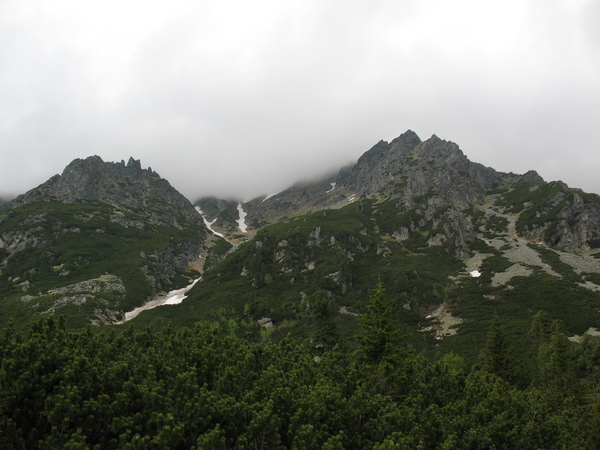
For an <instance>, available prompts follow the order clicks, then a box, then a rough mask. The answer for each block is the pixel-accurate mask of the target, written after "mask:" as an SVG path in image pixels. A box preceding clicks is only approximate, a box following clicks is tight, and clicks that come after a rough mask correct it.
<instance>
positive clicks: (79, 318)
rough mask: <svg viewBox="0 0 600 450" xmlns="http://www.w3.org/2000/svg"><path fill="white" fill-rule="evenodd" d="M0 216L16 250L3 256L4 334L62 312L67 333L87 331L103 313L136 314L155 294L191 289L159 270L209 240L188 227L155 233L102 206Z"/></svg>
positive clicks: (43, 205) (0, 308)
mask: <svg viewBox="0 0 600 450" xmlns="http://www.w3.org/2000/svg"><path fill="white" fill-rule="evenodd" d="M0 213H1V215H0V235H1V236H4V237H5V240H7V242H6V243H5V245H7V246H8V245H12V247H11V250H12V252H10V253H9V252H8V251H7V250H5V249H3V250H2V251H3V254H4V256H2V255H0V257H2V258H1V259H4V258H6V259H5V266H4V267H2V268H1V272H0V298H1V299H2V301H1V302H0V326H4V325H5V324H6V322H7V321H8V319H9V318H10V317H13V318H14V319H15V321H16V323H18V324H19V326H23V325H27V324H28V323H31V322H32V321H34V320H35V318H34V316H35V315H36V314H40V313H45V312H53V311H55V310H59V311H60V313H61V314H64V315H65V317H66V318H67V323H68V325H69V326H70V327H83V326H85V325H86V324H88V323H89V321H90V318H93V317H97V316H98V314H97V311H98V309H102V310H113V311H128V310H131V309H133V308H134V307H135V306H139V305H141V304H142V303H143V302H144V300H146V299H147V298H148V297H149V296H150V295H151V294H152V293H153V292H156V291H157V290H171V289H173V288H175V287H180V286H184V285H185V284H187V282H188V277H189V276H192V274H191V273H190V274H186V273H184V272H183V271H182V270H176V269H174V268H169V267H167V266H166V265H164V267H161V264H163V263H162V261H161V259H162V258H163V253H165V252H167V253H168V252H171V253H177V252H185V251H186V250H187V248H188V247H189V246H190V243H198V242H201V241H202V238H203V237H204V235H205V230H204V229H203V228H202V227H200V226H198V225H197V224H194V223H191V222H187V223H184V224H183V225H184V226H183V227H182V228H175V227H166V226H163V225H156V224H152V223H150V222H149V221H148V220H147V219H145V218H144V216H143V215H142V214H137V213H135V212H130V211H123V210H119V209H117V208H115V207H113V206H111V205H107V204H103V203H89V202H87V203H75V204H67V203H60V202H39V203H30V204H25V205H22V206H19V207H16V208H7V209H3V210H1V211H0ZM9 238H10V239H11V240H10V241H8V239H9ZM196 256H197V255H196V252H195V254H194V257H196ZM165 259H166V258H165ZM186 267H187V264H185V267H183V269H184V270H185V268H186ZM184 275H187V277H185V276H184ZM195 276H197V275H195ZM150 279H151V280H150ZM82 282H83V283H87V284H85V285H82V284H81V283H82ZM78 283H79V284H78ZM65 287H67V288H65ZM61 288H62V289H61Z"/></svg>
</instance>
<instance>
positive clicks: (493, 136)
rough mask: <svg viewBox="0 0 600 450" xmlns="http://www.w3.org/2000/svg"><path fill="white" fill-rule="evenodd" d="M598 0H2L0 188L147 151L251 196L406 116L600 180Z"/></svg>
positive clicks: (223, 189) (530, 164)
mask: <svg viewBox="0 0 600 450" xmlns="http://www.w3.org/2000/svg"><path fill="white" fill-rule="evenodd" d="M599 23H600V2H598V1H597V0H543V1H542V0H519V1H517V0H504V1H502V2H481V1H474V0H457V1H453V2H448V1H445V0H420V1H416V0H406V1H392V0H388V1H385V0H380V1H366V0H365V1H351V0H350V1H348V0H346V1H339V0H331V1H317V0H302V1H285V2H282V1H275V0H257V1H254V2H246V1H239V0H221V1H216V0H204V1H201V2H198V1H187V0H173V1H171V2H168V3H167V2H157V1H148V0H146V1H137V0H132V1H128V0H119V1H116V0H104V1H102V2H82V1H78V0H54V1H52V2H47V1H43V0H4V1H3V2H0V67H2V68H3V69H2V70H1V71H0V158H1V159H0V195H1V194H3V193H4V194H9V193H10V194H17V193H21V192H24V191H26V190H28V189H30V188H32V187H35V186H36V185H38V184H40V183H42V182H43V181H45V180H46V179H47V178H49V177H50V176H52V175H54V174H55V173H60V172H61V171H62V169H63V168H64V166H65V165H66V164H68V163H69V162H70V161H71V160H72V159H74V158H77V157H81V158H83V157H86V156H90V155H93V154H98V155H100V156H101V157H102V158H103V159H104V160H106V161H115V160H117V161H118V160H121V159H125V160H127V159H128V158H129V156H133V157H134V158H136V159H141V160H142V165H143V166H144V167H146V166H151V167H152V168H153V169H154V170H156V171H158V172H159V173H160V174H161V175H162V176H163V177H165V178H167V179H168V180H169V181H170V182H171V184H173V185H174V186H175V187H176V188H178V189H179V190H180V191H181V192H182V193H184V194H185V195H187V196H188V197H189V198H190V199H192V200H194V199H196V198H197V197H199V196H201V195H208V194H216V195H226V196H235V197H238V198H241V199H248V198H250V197H254V196H256V195H259V194H261V193H268V192H275V191H277V190H279V189H281V188H284V187H287V186H288V185H289V184H291V183H293V182H295V181H297V180H298V179H300V178H306V177H310V176H315V175H320V174H323V173H325V172H327V171H330V170H333V169H334V168H338V167H340V166H342V165H345V164H347V163H349V162H351V161H353V160H356V158H358V156H360V154H362V153H363V152H364V151H366V150H368V149H369V148H370V147H371V146H372V145H374V144H375V143H376V142H377V141H378V140H379V139H386V140H391V139H393V138H394V137H396V136H398V135H399V134H401V133H402V132H404V131H405V130H406V129H409V128H410V129H413V130H414V131H416V132H417V134H419V135H420V136H421V138H422V139H426V138H428V137H429V136H430V135H431V134H434V133H435V134H437V135H438V136H440V137H441V138H443V139H447V140H452V141H454V142H456V143H458V144H459V146H460V147H461V148H462V149H463V151H464V152H465V153H466V154H467V156H469V158H470V159H471V160H473V161H477V162H481V163H483V164H485V165H488V166H491V167H494V168H496V169H498V170H502V171H513V172H520V173H523V172H525V171H527V170H529V169H536V170H538V172H540V174H541V175H542V176H543V177H544V178H546V179H547V180H553V179H562V180H563V181H565V182H567V183H568V184H569V185H571V186H573V187H581V188H583V189H585V190H587V191H593V192H597V193H600V181H598V180H599V178H598V176H597V170H598V168H599V167H600V151H599V150H600V131H599V124H600V83H599V82H598V80H600V27H598V24H599Z"/></svg>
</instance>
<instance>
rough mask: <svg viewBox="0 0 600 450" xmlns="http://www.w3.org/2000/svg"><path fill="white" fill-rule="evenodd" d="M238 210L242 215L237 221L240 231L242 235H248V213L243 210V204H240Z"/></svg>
mask: <svg viewBox="0 0 600 450" xmlns="http://www.w3.org/2000/svg"><path fill="white" fill-rule="evenodd" d="M237 210H238V212H239V214H240V218H239V219H238V221H237V223H238V228H239V229H240V231H241V232H242V233H247V232H248V227H247V226H246V216H247V215H248V214H247V213H246V211H244V208H242V204H241V203H238V206H237Z"/></svg>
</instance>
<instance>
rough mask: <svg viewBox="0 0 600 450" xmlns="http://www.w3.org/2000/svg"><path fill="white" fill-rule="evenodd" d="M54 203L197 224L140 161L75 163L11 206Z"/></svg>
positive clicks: (93, 158)
mask: <svg viewBox="0 0 600 450" xmlns="http://www.w3.org/2000/svg"><path fill="white" fill-rule="evenodd" d="M49 200H56V201H60V202H63V203H77V202H81V201H86V202H101V203H107V204H109V205H113V206H116V207H118V208H120V209H125V210H131V211H135V212H137V213H143V214H145V215H146V216H147V217H148V218H149V220H150V221H151V222H153V223H157V224H161V225H168V226H176V227H181V226H183V224H184V222H186V221H190V220H191V221H193V222H196V221H198V214H197V212H196V211H195V209H194V207H193V206H192V204H191V203H190V202H189V200H187V199H186V198H185V197H184V196H183V195H181V194H180V193H179V192H178V191H177V190H176V189H175V188H173V187H172V186H171V185H170V184H169V182H168V181H167V180H165V179H163V178H161V177H160V175H158V174H157V173H156V172H153V171H152V169H151V168H148V169H142V167H141V163H140V161H139V160H135V159H133V158H130V159H129V161H128V163H127V164H125V162H124V161H121V162H120V163H113V162H104V161H102V159H101V158H100V157H99V156H90V157H89V158H86V159H75V160H74V161H73V162H71V163H70V164H69V165H68V166H67V167H66V168H65V170H64V171H63V173H62V175H55V176H54V177H52V178H50V179H49V180H48V181H47V182H45V183H44V184H42V185H40V186H38V187H37V188H35V189H32V190H31V191H29V192H27V193H26V194H24V195H21V196H19V197H17V198H16V199H15V200H14V201H13V202H11V203H10V205H13V206H15V205H20V204H25V203H32V202H38V201H49Z"/></svg>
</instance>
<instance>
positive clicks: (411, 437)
mask: <svg viewBox="0 0 600 450" xmlns="http://www.w3.org/2000/svg"><path fill="white" fill-rule="evenodd" d="M316 300H317V299H316V298H315V301H316ZM320 301H321V303H320V304H319V303H316V304H317V305H318V308H319V309H320V310H321V311H322V314H321V316H322V317H323V319H322V321H321V323H320V324H318V329H319V330H320V331H319V333H320V334H321V335H322V336H323V337H324V338H326V337H327V336H332V334H331V332H330V331H331V330H329V325H328V321H327V315H328V314H327V307H326V304H324V303H323V302H324V298H320ZM323 311H324V312H323ZM390 312H391V307H390V304H389V302H388V301H387V300H386V299H385V295H384V291H383V288H382V287H381V286H378V288H377V289H376V290H375V291H374V293H373V295H372V297H371V303H370V304H369V312H368V313H367V314H366V315H364V316H363V317H362V318H361V327H362V334H361V335H360V336H358V337H357V350H356V351H353V352H345V351H343V350H342V349H341V348H340V347H339V346H336V345H333V344H331V345H329V344H327V339H324V340H323V344H321V343H318V342H316V341H314V340H313V342H308V341H303V342H301V341H299V340H294V339H292V338H291V337H288V338H286V339H283V340H281V341H279V342H276V343H275V342H271V343H267V344H261V343H255V342H250V341H249V340H248V339H244V338H242V337H238V336H237V335H236V334H235V333H232V332H231V330H233V329H235V326H231V325H232V324H231V323H230V326H229V327H218V326H215V324H213V325H207V324H201V323H199V324H197V325H196V326H195V327H194V328H180V329H173V328H171V327H165V328H163V329H161V330H154V329H153V328H152V327H148V328H146V329H145V330H141V331H135V330H134V329H133V328H131V327H130V328H128V329H127V330H126V331H125V332H115V331H113V332H108V333H100V332H98V331H96V330H92V329H91V328H88V329H87V330H86V331H85V332H72V331H68V330H66V329H65V326H64V321H61V320H60V319H56V318H53V317H48V318H45V319H43V320H41V321H40V322H38V323H37V324H36V325H35V326H34V327H33V328H32V330H31V331H30V332H29V333H28V334H27V335H24V334H21V333H19V332H16V331H15V330H13V329H12V328H10V327H9V328H7V329H5V330H3V332H2V336H1V338H0V360H1V367H0V448H11V449H21V448H22V449H31V448H52V449H54V448H99V449H107V448H170V449H177V448H181V449H187V448H202V449H206V448H215V449H229V448H248V449H250V448H251V449H256V448H263V449H267V448H299V449H307V448H328V449H338V448H339V449H346V448H357V449H358V448H360V449H362V448H378V449H383V448H411V449H413V448H423V449H428V448H448V449H450V448H511V449H514V448H520V449H526V448H569V449H573V448H595V447H596V446H597V445H598V443H599V442H600V440H599V439H600V433H599V430H600V426H599V425H600V422H599V417H600V415H599V406H600V401H599V395H598V390H597V381H598V368H599V366H598V364H597V363H598V361H597V360H596V359H595V358H597V357H598V355H600V351H599V346H598V342H597V341H594V340H593V339H592V340H588V341H586V342H585V343H584V344H579V345H578V346H577V347H576V346H575V344H573V343H571V342H570V341H568V340H567V339H566V337H565V336H564V334H562V333H561V331H560V327H559V324H558V323H556V322H552V321H549V320H548V319H547V318H546V317H545V316H544V315H543V314H542V313H540V314H538V315H537V316H536V317H535V319H534V322H533V324H532V333H531V340H530V342H528V344H527V345H530V346H531V350H532V352H534V353H535V354H536V357H535V358H534V359H535V361H534V364H532V365H531V366H527V367H528V368H527V369H525V368H524V367H525V365H524V364H522V363H520V362H519V361H518V360H516V359H515V358H514V357H513V356H512V355H513V352H512V350H511V346H512V345H513V343H511V341H510V338H509V336H508V334H507V333H506V331H505V329H504V327H503V326H502V322H501V320H500V319H497V320H495V321H494V324H493V325H492V328H491V329H490V333H489V335H488V340H487V342H486V344H485V346H484V350H483V351H482V355H481V358H480V362H479V363H478V365H477V366H476V367H474V368H473V369H472V370H469V371H467V370H465V368H464V367H463V364H462V361H461V358H460V357H459V356H458V355H454V354H450V355H446V356H445V357H443V358H440V359H438V360H435V361H428V360H426V359H425V358H423V357H422V356H420V355H416V354H413V353H411V352H410V351H408V350H407V349H406V348H405V346H404V345H403V337H402V336H400V335H398V334H397V331H396V328H395V327H394V324H393V322H392V320H391V315H390ZM327 330H329V331H327ZM584 346H585V347H584ZM530 367H533V369H531V368H530Z"/></svg>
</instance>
